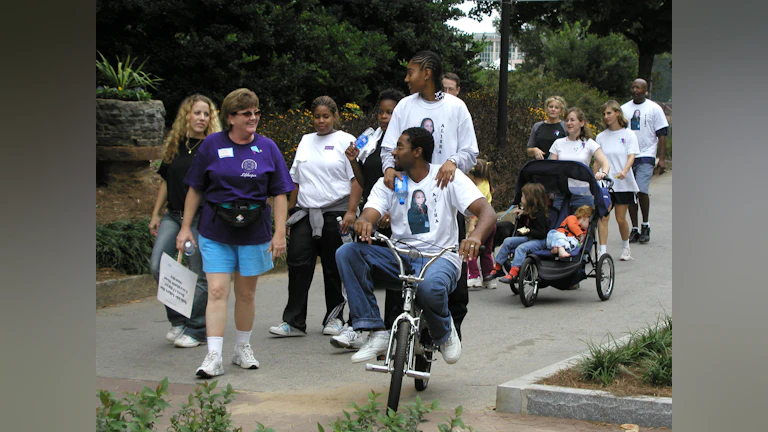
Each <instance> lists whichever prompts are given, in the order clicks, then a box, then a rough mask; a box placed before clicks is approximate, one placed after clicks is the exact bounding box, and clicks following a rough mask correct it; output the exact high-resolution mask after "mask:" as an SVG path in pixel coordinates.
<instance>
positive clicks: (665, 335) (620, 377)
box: [538, 315, 672, 397]
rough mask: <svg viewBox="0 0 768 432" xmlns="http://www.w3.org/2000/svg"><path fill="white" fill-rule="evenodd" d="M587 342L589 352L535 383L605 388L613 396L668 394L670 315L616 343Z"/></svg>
mask: <svg viewBox="0 0 768 432" xmlns="http://www.w3.org/2000/svg"><path fill="white" fill-rule="evenodd" d="M608 337H610V338H611V342H609V343H607V344H597V343H595V342H592V341H589V342H587V347H588V349H589V354H588V355H587V356H586V357H585V358H584V359H583V360H581V361H580V362H579V363H578V364H576V365H575V366H574V367H572V368H570V369H565V370H561V371H559V372H557V373H556V374H554V375H552V376H550V377H547V378H545V379H543V380H541V381H539V382H538V384H545V385H554V386H560V387H574V388H583V389H595V390H605V391H609V392H611V393H613V394H615V395H617V396H631V395H646V396H664V397H672V317H671V316H669V315H665V316H664V317H663V318H662V317H659V318H658V319H657V320H656V323H655V324H653V325H649V326H648V327H647V328H645V329H642V330H640V331H637V332H634V333H631V334H630V337H629V341H628V342H627V343H626V344H624V345H620V344H619V343H618V342H617V341H616V340H615V339H614V338H613V337H612V336H610V335H609V336H608Z"/></svg>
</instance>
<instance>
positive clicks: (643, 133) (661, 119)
mask: <svg viewBox="0 0 768 432" xmlns="http://www.w3.org/2000/svg"><path fill="white" fill-rule="evenodd" d="M621 111H622V112H623V113H624V117H625V118H626V119H627V121H628V122H629V125H628V126H627V128H628V129H629V130H631V131H632V132H634V133H635V135H636V136H637V145H638V146H639V147H640V154H639V155H638V156H637V157H652V158H655V157H656V147H657V146H658V145H659V137H657V136H656V131H657V130H660V129H664V128H665V127H668V126H669V122H667V116H666V115H664V110H663V109H662V108H661V107H660V106H659V104H657V103H656V102H654V101H652V100H650V99H646V100H645V101H644V102H643V103H641V104H639V105H638V104H636V103H635V101H633V100H630V101H629V102H627V103H625V104H624V105H622V106H621Z"/></svg>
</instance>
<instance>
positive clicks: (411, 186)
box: [336, 127, 496, 364]
mask: <svg viewBox="0 0 768 432" xmlns="http://www.w3.org/2000/svg"><path fill="white" fill-rule="evenodd" d="M434 148H435V144H434V139H433V138H432V134H431V133H430V132H429V131H427V130H426V129H424V128H422V127H411V128H409V129H406V130H405V131H404V132H403V133H402V135H400V137H399V139H398V140H397V145H396V146H395V149H394V150H393V151H392V155H393V156H394V162H395V169H396V170H397V171H398V172H399V173H400V174H401V175H403V174H405V175H407V178H408V197H407V199H406V200H405V203H404V204H400V202H399V200H398V198H397V197H396V196H395V194H394V192H393V191H392V190H391V189H389V188H388V187H386V186H385V185H384V179H383V178H380V179H379V181H378V182H376V184H375V185H374V187H373V189H372V190H371V194H370V195H369V196H368V202H367V203H366V204H365V208H364V209H363V213H362V214H361V215H360V217H359V218H358V219H357V221H356V222H355V225H354V229H355V232H356V233H357V234H358V236H360V240H361V241H363V242H368V243H356V242H353V243H347V244H345V245H343V246H342V247H340V248H339V249H338V250H337V252H336V263H337V265H338V267H339V273H340V274H341V280H342V282H343V283H344V287H345V288H346V291H347V300H348V304H349V310H350V319H351V321H352V326H353V327H354V328H355V330H369V331H370V332H371V335H370V336H369V337H368V340H367V342H366V343H365V345H363V347H362V348H361V349H360V350H359V351H358V352H357V353H355V354H354V355H353V356H352V361H353V362H363V361H368V360H371V359H374V358H376V356H377V355H379V354H383V353H385V352H386V351H387V346H388V343H389V332H388V329H387V328H385V326H384V321H383V320H382V319H381V313H380V312H379V307H378V305H377V304H376V297H375V296H374V295H373V276H372V275H373V273H374V272H375V274H376V279H377V280H379V281H390V282H399V278H398V274H399V266H398V264H397V262H396V261H395V258H394V257H393V256H392V252H391V251H389V250H387V249H386V248H382V247H379V246H374V245H371V244H369V243H370V240H371V234H372V232H373V229H374V228H373V227H374V226H375V225H376V223H377V222H378V220H379V218H381V215H383V214H385V213H387V212H389V215H390V227H391V229H392V238H393V239H396V240H400V241H401V242H403V243H406V244H408V245H410V246H412V247H414V248H416V249H417V250H419V251H422V252H428V253H437V252H440V250H442V249H443V248H449V247H452V246H456V244H457V243H458V239H459V226H458V223H457V221H456V213H457V212H461V213H462V214H468V213H471V214H473V215H475V216H477V218H478V222H477V227H476V228H475V230H474V231H473V232H472V234H471V235H470V236H469V237H468V238H466V239H465V240H462V241H461V243H460V246H459V252H458V254H457V253H452V252H447V253H445V254H443V256H442V257H440V258H439V259H438V260H437V261H435V263H434V264H432V265H431V266H430V267H429V269H427V272H426V274H425V276H424V282H421V283H419V286H418V291H417V295H416V305H417V306H419V307H420V308H421V309H422V317H423V318H424V319H425V320H426V321H427V323H428V326H429V329H430V332H431V334H432V338H433V341H434V342H435V344H436V345H438V346H439V347H440V352H441V354H442V356H443V359H444V360H445V361H446V362H447V363H449V364H452V363H456V362H457V361H458V360H459V356H460V355H461V341H460V340H459V337H458V334H457V332H456V326H455V324H454V322H453V319H452V316H451V312H450V311H449V308H448V296H449V295H450V294H451V292H452V291H453V290H454V289H455V288H456V282H457V280H458V279H459V272H460V270H461V268H462V261H467V259H474V258H476V257H477V255H478V252H479V249H480V245H481V244H482V241H483V239H484V238H485V236H486V235H487V234H488V233H490V232H491V229H492V228H493V226H494V224H495V223H496V214H495V213H494V211H493V208H492V207H491V205H490V204H488V201H487V200H486V199H485V197H484V196H483V194H482V193H481V192H480V190H479V189H478V188H477V186H475V184H474V183H473V182H472V181H471V180H470V179H469V177H467V176H466V175H465V174H464V173H463V172H461V171H460V170H457V171H456V172H455V173H454V179H453V181H452V182H450V183H448V184H447V185H445V186H443V187H442V188H441V187H440V186H441V185H440V184H439V182H438V172H439V171H440V165H437V164H431V163H429V162H428V161H430V160H432V153H433V150H434ZM403 260H404V261H405V262H410V265H411V266H412V268H413V270H414V271H415V272H416V273H418V272H419V271H420V270H421V267H422V266H423V264H424V263H425V262H426V261H428V260H422V259H415V260H412V259H410V258H408V257H407V256H403Z"/></svg>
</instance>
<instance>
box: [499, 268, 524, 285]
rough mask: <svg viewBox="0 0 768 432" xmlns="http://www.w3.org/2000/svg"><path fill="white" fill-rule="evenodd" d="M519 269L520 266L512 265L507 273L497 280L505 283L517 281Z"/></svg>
mask: <svg viewBox="0 0 768 432" xmlns="http://www.w3.org/2000/svg"><path fill="white" fill-rule="evenodd" d="M519 271H520V267H512V268H510V269H509V273H507V274H506V275H504V277H501V278H499V282H501V283H505V284H512V283H515V282H517V273H518V272H519Z"/></svg>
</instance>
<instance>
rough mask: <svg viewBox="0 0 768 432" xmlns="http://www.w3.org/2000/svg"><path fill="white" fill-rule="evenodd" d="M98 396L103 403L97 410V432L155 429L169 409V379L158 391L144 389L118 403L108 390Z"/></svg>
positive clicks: (127, 395) (163, 382)
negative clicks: (167, 399)
mask: <svg viewBox="0 0 768 432" xmlns="http://www.w3.org/2000/svg"><path fill="white" fill-rule="evenodd" d="M96 395H97V396H98V398H99V401H101V406H99V407H97V408H96V430H97V431H98V432H112V431H152V430H155V429H154V426H155V423H156V422H157V420H158V419H159V418H160V417H161V414H162V412H163V411H164V410H165V409H166V408H168V407H169V406H170V404H169V403H168V402H167V401H166V400H165V396H168V378H164V379H163V380H162V381H161V382H160V384H158V385H157V388H156V389H155V390H152V389H151V388H149V387H146V386H145V387H144V389H142V390H141V391H140V392H136V393H129V394H126V396H125V397H123V398H122V399H119V400H118V399H115V398H114V397H113V396H112V393H110V392H109V391H106V390H98V391H97V393H96Z"/></svg>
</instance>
